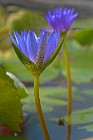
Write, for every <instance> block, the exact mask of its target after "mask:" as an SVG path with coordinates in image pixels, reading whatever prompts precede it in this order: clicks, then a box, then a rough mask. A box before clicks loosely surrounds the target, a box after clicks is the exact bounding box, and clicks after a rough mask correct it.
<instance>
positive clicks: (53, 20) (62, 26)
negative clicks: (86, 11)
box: [45, 8, 78, 31]
mask: <svg viewBox="0 0 93 140" xmlns="http://www.w3.org/2000/svg"><path fill="white" fill-rule="evenodd" d="M77 16H78V13H75V14H74V9H73V8H64V9H62V8H59V9H54V11H53V13H51V12H50V11H48V12H47V14H46V16H45V18H46V21H47V22H48V24H49V25H50V26H51V27H52V28H53V29H54V30H61V31H63V30H69V28H70V26H71V25H72V23H73V22H74V21H75V19H76V18H77Z"/></svg>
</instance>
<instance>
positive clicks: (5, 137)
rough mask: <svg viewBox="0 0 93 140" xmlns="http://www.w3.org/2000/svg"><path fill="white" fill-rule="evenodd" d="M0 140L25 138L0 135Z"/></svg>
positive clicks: (20, 139) (23, 139)
mask: <svg viewBox="0 0 93 140" xmlns="http://www.w3.org/2000/svg"><path fill="white" fill-rule="evenodd" d="M0 140H27V139H25V138H21V137H18V136H3V135H2V136H0Z"/></svg>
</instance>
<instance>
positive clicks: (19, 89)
mask: <svg viewBox="0 0 93 140" xmlns="http://www.w3.org/2000/svg"><path fill="white" fill-rule="evenodd" d="M7 75H8V76H9V77H10V78H11V79H12V80H14V85H15V86H16V88H17V92H18V95H19V96H20V98H21V99H23V98H26V97H27V96H28V95H29V94H28V90H27V88H26V86H25V85H24V84H23V83H22V82H21V81H20V80H19V79H18V78H17V77H16V76H15V75H14V74H12V73H10V72H7Z"/></svg>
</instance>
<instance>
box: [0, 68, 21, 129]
mask: <svg viewBox="0 0 93 140" xmlns="http://www.w3.org/2000/svg"><path fill="white" fill-rule="evenodd" d="M0 122H2V123H4V124H5V125H6V126H8V127H9V128H10V129H12V130H13V131H20V124H21V122H22V104H21V102H20V98H19V96H18V93H17V89H16V88H15V86H14V84H13V81H12V80H11V79H10V78H9V77H8V76H7V75H6V71H5V70H4V69H2V68H0Z"/></svg>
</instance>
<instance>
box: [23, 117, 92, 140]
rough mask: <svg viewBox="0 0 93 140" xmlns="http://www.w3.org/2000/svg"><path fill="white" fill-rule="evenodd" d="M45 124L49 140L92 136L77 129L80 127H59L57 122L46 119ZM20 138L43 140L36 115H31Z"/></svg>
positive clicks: (79, 139)
mask: <svg viewBox="0 0 93 140" xmlns="http://www.w3.org/2000/svg"><path fill="white" fill-rule="evenodd" d="M46 124H47V128H48V130H49V134H50V138H51V140H81V139H83V138H87V137H92V136H93V132H88V133H87V132H86V131H85V130H83V129H79V128H78V126H82V125H73V126H69V125H68V126H67V124H64V126H60V125H58V123H57V122H53V121H50V120H48V118H46ZM21 136H23V137H26V138H27V139H28V140H44V138H43V135H42V131H41V128H40V124H39V121H38V118H37V115H36V114H32V116H31V120H30V121H29V123H28V124H25V126H24V129H23V132H22V134H21Z"/></svg>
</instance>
